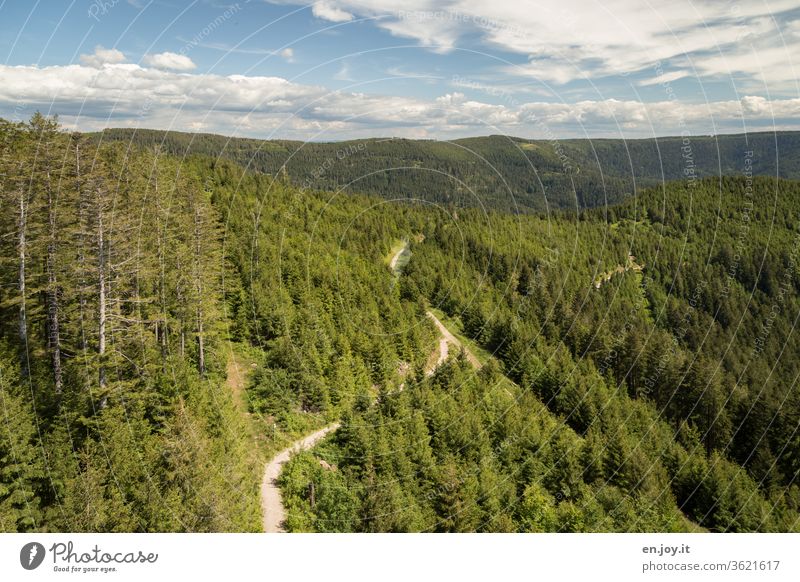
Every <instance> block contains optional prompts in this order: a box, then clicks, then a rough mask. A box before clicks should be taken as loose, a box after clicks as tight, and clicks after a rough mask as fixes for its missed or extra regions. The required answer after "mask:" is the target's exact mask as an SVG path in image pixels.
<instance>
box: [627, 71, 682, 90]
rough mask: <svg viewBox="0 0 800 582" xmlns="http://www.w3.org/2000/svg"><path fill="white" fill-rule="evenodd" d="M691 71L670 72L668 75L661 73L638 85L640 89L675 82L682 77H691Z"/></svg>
mask: <svg viewBox="0 0 800 582" xmlns="http://www.w3.org/2000/svg"><path fill="white" fill-rule="evenodd" d="M691 76H692V72H691V71H670V72H668V73H661V74H659V75H656V76H655V77H651V78H649V79H643V80H641V81H639V85H640V86H641V87H648V86H650V85H658V84H661V83H664V84H666V83H671V82H672V81H677V80H678V79H683V78H684V77H691Z"/></svg>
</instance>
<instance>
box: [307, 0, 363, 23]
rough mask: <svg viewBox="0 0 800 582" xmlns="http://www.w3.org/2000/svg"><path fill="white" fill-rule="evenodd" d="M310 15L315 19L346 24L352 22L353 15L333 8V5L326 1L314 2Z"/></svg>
mask: <svg viewBox="0 0 800 582" xmlns="http://www.w3.org/2000/svg"><path fill="white" fill-rule="evenodd" d="M311 13H312V14H313V15H314V16H316V17H317V18H322V19H323V20H330V21H331V22H347V21H348V20H353V15H352V14H350V13H349V12H347V11H346V10H342V9H341V8H338V7H336V6H335V3H332V2H329V1H328V0H320V1H319V2H315V3H314V5H313V6H312V7H311Z"/></svg>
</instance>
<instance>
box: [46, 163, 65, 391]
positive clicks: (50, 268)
mask: <svg viewBox="0 0 800 582" xmlns="http://www.w3.org/2000/svg"><path fill="white" fill-rule="evenodd" d="M47 222H48V225H49V228H50V233H49V240H48V242H47V347H48V349H49V350H50V361H51V363H52V367H53V384H54V387H55V392H56V395H57V396H60V395H61V391H62V388H63V380H62V374H61V335H60V330H59V321H58V281H57V280H56V271H55V269H56V210H55V200H54V199H53V190H52V188H51V184H50V174H49V172H48V174H47Z"/></svg>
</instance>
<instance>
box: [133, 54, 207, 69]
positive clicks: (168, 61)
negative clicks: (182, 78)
mask: <svg viewBox="0 0 800 582" xmlns="http://www.w3.org/2000/svg"><path fill="white" fill-rule="evenodd" d="M143 61H144V63H145V64H146V65H150V66H151V67H155V68H157V69H170V70H173V71H191V70H192V69H196V68H197V65H195V64H194V63H193V62H192V59H190V58H189V57H187V56H186V55H179V54H178V53H171V52H164V53H158V54H154V55H145V57H144V59H143Z"/></svg>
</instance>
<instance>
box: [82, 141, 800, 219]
mask: <svg viewBox="0 0 800 582" xmlns="http://www.w3.org/2000/svg"><path fill="white" fill-rule="evenodd" d="M95 138H96V139H101V138H102V139H103V140H113V141H123V142H129V143H132V144H135V145H147V146H152V145H160V146H161V147H162V148H163V149H164V151H166V152H169V153H172V154H176V155H186V154H189V153H196V154H204V155H208V156H211V157H224V158H227V159H230V160H233V161H235V162H237V163H239V164H241V165H242V166H245V167H248V168H250V169H253V170H257V171H259V172H264V173H268V174H278V173H281V172H282V169H283V168H286V171H287V172H288V175H289V178H290V179H291V181H292V183H294V184H295V185H297V186H300V187H306V188H309V187H310V188H318V189H322V190H338V189H340V188H344V189H346V190H347V191H352V192H362V193H368V194H376V195H378V196H382V197H383V198H388V199H406V198H421V199H423V200H426V201H429V202H436V203H439V204H446V205H455V206H483V207H487V208H496V209H502V210H507V211H512V212H526V211H530V210H545V209H553V208H576V206H577V207H593V206H604V205H606V204H613V203H616V202H619V201H621V200H623V199H624V198H626V197H628V196H630V195H631V194H632V193H633V192H634V191H635V189H636V188H642V187H646V186H653V185H656V184H660V183H661V182H662V181H663V180H678V179H683V180H691V179H694V178H695V177H697V178H699V177H704V176H706V177H707V176H718V175H741V174H743V173H745V172H747V171H752V172H753V173H755V174H763V175H772V176H780V177H784V178H800V133H798V132H777V133H751V134H738V135H719V136H715V137H714V136H687V137H665V138H658V139H640V140H628V141H624V140H619V139H598V140H586V139H575V140H563V141H546V140H538V141H537V140H525V139H520V138H515V137H506V136H489V137H476V138H468V139H459V140H454V141H452V142H440V141H432V140H408V139H365V140H360V141H348V142H339V143H315V142H310V143H304V142H298V141H283V140H270V141H264V140H256V139H246V138H229V137H224V136H219V135H210V134H190V133H180V132H165V131H154V130H129V129H109V130H106V131H104V132H102V133H101V134H96V135H95ZM747 152H753V153H752V156H751V157H748V154H747Z"/></svg>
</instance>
